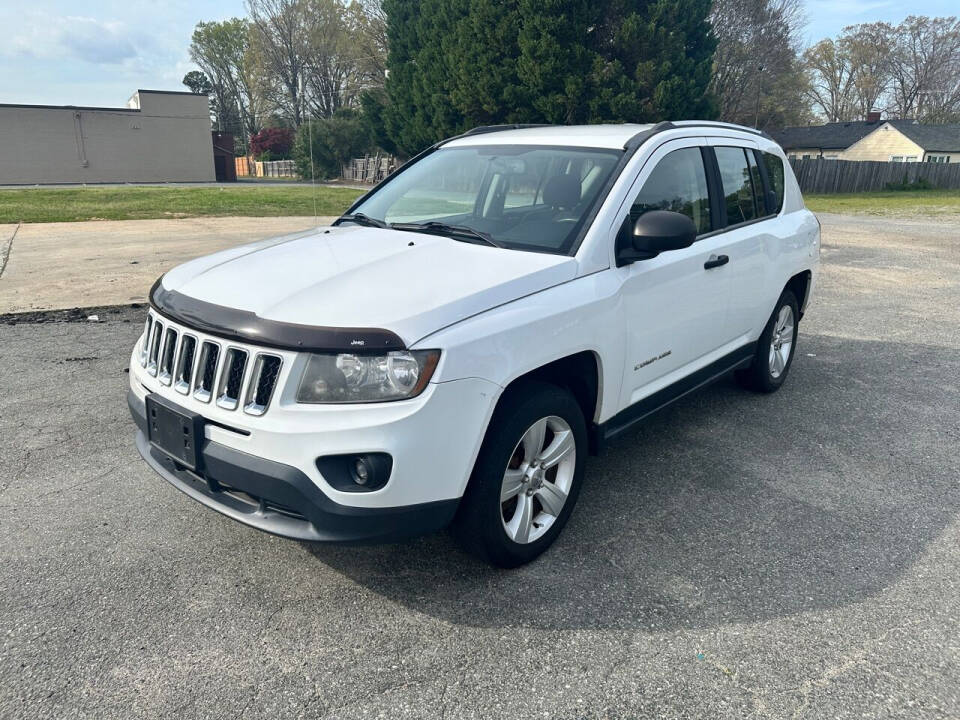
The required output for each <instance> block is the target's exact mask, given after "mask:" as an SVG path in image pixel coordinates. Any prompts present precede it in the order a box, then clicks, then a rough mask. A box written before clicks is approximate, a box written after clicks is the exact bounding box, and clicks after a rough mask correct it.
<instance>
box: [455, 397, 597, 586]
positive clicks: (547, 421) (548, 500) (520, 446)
mask: <svg viewBox="0 0 960 720" xmlns="http://www.w3.org/2000/svg"><path fill="white" fill-rule="evenodd" d="M540 428H542V432H541V430H540ZM537 445H539V446H540V448H541V450H540V452H539V453H534V452H532V450H533V448H534V447H536V446H537ZM561 451H562V452H561ZM586 456H587V428H586V422H585V420H584V417H583V413H582V412H581V410H580V406H579V405H578V404H577V401H576V399H575V398H574V397H573V395H572V394H571V393H569V392H568V391H566V390H564V389H562V388H560V387H557V386H555V385H551V384H548V383H542V382H529V383H524V384H523V385H521V386H518V387H516V388H513V389H510V390H508V391H507V394H506V395H505V396H504V397H503V398H502V399H501V400H500V403H499V404H498V406H497V409H496V411H495V412H494V414H493V418H492V419H491V421H490V426H489V427H488V429H487V434H486V436H485V438H484V441H483V445H482V446H481V448H480V453H479V455H478V457H477V462H476V464H475V465H474V468H473V473H472V475H471V478H470V482H469V484H468V485H467V491H466V493H465V494H464V497H463V500H462V501H461V503H460V508H459V509H458V511H457V517H456V518H455V519H454V523H453V533H454V535H455V536H456V538H457V539H458V540H459V541H460V543H461V544H462V545H463V546H464V548H465V549H466V550H468V551H469V552H471V553H473V554H474V555H477V556H478V557H480V558H481V559H483V560H485V561H487V562H489V563H491V564H493V565H496V566H498V567H503V568H512V567H517V566H519V565H523V564H524V563H528V562H530V561H531V560H533V559H534V558H536V557H537V556H539V555H540V554H541V553H543V551H544V550H546V549H547V548H548V547H550V545H551V544H552V543H553V541H554V540H555V539H556V538H557V535H559V534H560V531H561V530H562V529H563V526H564V525H565V524H566V522H567V519H568V518H569V517H570V513H571V512H572V511H573V506H574V505H575V504H576V502H577V496H578V495H579V493H580V484H581V482H582V480H583V472H584V470H583V468H584V464H585V462H586ZM551 463H553V464H552V465H551ZM508 475H509V476H508ZM511 493H512V494H511ZM563 495H565V498H563V497H562V496H563ZM503 498H505V499H503ZM524 529H526V532H524Z"/></svg>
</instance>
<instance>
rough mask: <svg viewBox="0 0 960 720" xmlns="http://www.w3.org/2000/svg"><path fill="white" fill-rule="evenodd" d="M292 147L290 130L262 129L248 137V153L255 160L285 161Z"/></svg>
mask: <svg viewBox="0 0 960 720" xmlns="http://www.w3.org/2000/svg"><path fill="white" fill-rule="evenodd" d="M292 147H293V130H292V129H291V128H264V129H263V130H261V131H260V132H258V133H257V134H256V135H251V136H250V152H251V153H253V155H254V157H256V158H257V160H286V159H288V158H289V157H290V150H291V148H292Z"/></svg>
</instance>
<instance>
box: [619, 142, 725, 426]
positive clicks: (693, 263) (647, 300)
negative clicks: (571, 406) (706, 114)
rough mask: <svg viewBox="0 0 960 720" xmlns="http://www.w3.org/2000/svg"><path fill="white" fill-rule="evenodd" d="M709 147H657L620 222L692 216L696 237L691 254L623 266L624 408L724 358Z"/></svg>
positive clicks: (722, 296)
mask: <svg viewBox="0 0 960 720" xmlns="http://www.w3.org/2000/svg"><path fill="white" fill-rule="evenodd" d="M705 145H706V140H705V139H703V138H686V139H683V140H677V141H674V142H670V143H666V144H664V145H663V146H662V147H660V148H658V149H657V151H655V152H654V154H653V155H652V156H651V157H650V159H649V160H648V161H647V162H646V163H645V164H644V166H643V169H642V170H641V171H640V174H639V176H638V177H637V180H636V182H635V184H634V187H633V188H632V190H631V193H630V194H628V196H627V198H628V199H627V204H626V206H625V207H624V208H623V210H624V212H623V213H622V215H621V217H622V219H623V221H624V222H627V223H628V227H629V231H631V232H632V228H633V223H634V222H636V219H637V218H638V217H640V216H641V215H642V214H643V213H645V212H648V211H650V210H671V211H674V212H680V213H683V214H684V215H687V216H688V217H690V218H691V219H692V220H693V221H694V224H695V225H696V226H697V231H698V236H697V240H696V241H695V242H694V243H693V245H691V246H690V247H688V248H683V249H681V250H671V251H669V252H664V253H661V254H660V255H658V256H657V257H654V258H651V259H649V260H640V261H637V262H633V263H631V264H629V265H626V266H624V267H621V268H618V272H619V273H620V274H621V276H622V286H621V291H620V292H621V298H622V310H623V320H624V331H625V333H626V338H625V339H626V342H625V350H626V357H625V362H624V371H623V373H624V374H623V382H622V384H621V388H622V389H621V399H620V403H621V404H620V407H621V409H624V408H626V407H628V406H631V405H633V404H635V403H637V402H639V401H641V400H643V399H644V398H646V397H648V396H650V395H652V394H653V393H655V392H657V391H658V390H661V389H663V388H665V387H667V386H669V385H671V384H673V383H674V382H676V381H677V380H680V379H682V378H684V377H685V376H687V375H689V374H690V373H692V372H695V371H696V370H697V369H699V368H700V367H702V366H705V365H708V364H709V363H710V362H712V361H713V360H714V359H717V358H719V357H720V356H722V354H723V352H722V351H723V346H724V343H725V340H726V337H725V322H726V313H727V303H728V294H729V287H728V273H727V272H726V267H725V266H722V265H721V266H712V267H711V263H708V260H711V259H712V256H714V255H716V254H717V250H718V248H719V247H720V245H721V244H722V243H723V242H724V241H723V238H722V237H718V236H717V235H716V234H712V232H713V230H714V228H715V223H716V222H717V220H716V218H715V217H714V216H715V215H716V214H717V212H716V205H715V204H712V203H711V198H710V193H709V186H708V182H707V172H708V166H707V164H706V159H705V158H704V151H703V150H701V148H702V147H703V146H705ZM618 227H621V224H619V223H618ZM705 264H706V265H707V267H705Z"/></svg>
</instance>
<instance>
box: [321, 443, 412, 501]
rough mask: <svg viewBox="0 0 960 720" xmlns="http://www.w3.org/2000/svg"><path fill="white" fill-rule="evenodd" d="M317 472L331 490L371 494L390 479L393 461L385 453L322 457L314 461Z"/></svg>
mask: <svg viewBox="0 0 960 720" xmlns="http://www.w3.org/2000/svg"><path fill="white" fill-rule="evenodd" d="M316 464H317V470H319V471H320V474H321V475H323V479H324V480H326V481H327V482H328V483H329V484H330V485H331V487H333V488H335V489H337V490H340V491H341V492H353V493H362V492H373V491H375V490H379V489H380V488H382V487H383V486H384V485H386V484H387V482H388V481H389V480H390V473H391V471H392V470H393V458H392V457H390V455H388V454H387V453H385V452H367V453H356V454H354V453H350V454H349V455H324V456H321V457H318V458H317V460H316Z"/></svg>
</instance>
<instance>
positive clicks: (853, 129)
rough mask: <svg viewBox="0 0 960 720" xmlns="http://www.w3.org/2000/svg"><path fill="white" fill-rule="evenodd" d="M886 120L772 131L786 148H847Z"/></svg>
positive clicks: (858, 121)
mask: <svg viewBox="0 0 960 720" xmlns="http://www.w3.org/2000/svg"><path fill="white" fill-rule="evenodd" d="M884 122H885V121H883V120H880V121H877V122H867V121H866V120H851V121H850V122H835V123H827V124H826V125H808V126H806V127H789V128H784V129H783V130H777V131H775V132H772V133H770V134H771V135H772V136H773V139H774V140H776V141H777V142H778V143H779V144H780V147H782V148H783V149H784V150H792V149H795V148H818V149H820V150H845V149H846V148H848V147H850V146H851V145H853V144H854V143H855V142H857V141H858V140H860V139H862V138H864V137H866V136H867V135H869V134H870V133H872V132H873V131H874V130H876V129H877V128H878V127H880V126H881V125H883V123H884Z"/></svg>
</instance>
